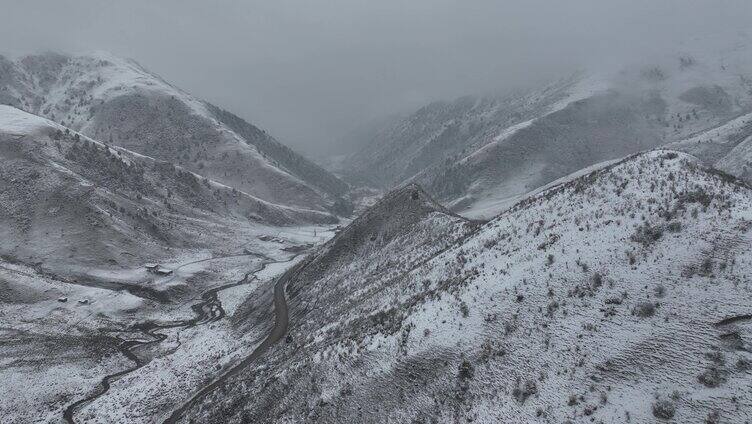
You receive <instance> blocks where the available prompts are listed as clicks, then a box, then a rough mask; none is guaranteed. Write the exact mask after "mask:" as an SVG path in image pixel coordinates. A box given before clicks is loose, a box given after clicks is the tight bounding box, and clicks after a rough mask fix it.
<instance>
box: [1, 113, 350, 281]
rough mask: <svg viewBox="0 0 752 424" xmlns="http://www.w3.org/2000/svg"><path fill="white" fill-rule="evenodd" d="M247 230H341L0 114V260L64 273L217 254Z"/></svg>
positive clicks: (25, 116) (43, 122)
mask: <svg viewBox="0 0 752 424" xmlns="http://www.w3.org/2000/svg"><path fill="white" fill-rule="evenodd" d="M238 222H240V223H243V224H245V223H250V224H258V225H261V226H279V225H293V224H298V225H299V224H308V223H333V222H336V219H335V218H334V217H332V216H331V215H330V214H329V213H327V212H324V211H317V210H310V209H303V208H294V207H290V206H282V205H278V204H273V203H270V202H268V201H265V200H262V199H259V198H257V197H255V196H253V195H251V194H249V193H246V192H244V191H242V190H238V189H235V188H232V187H229V186H226V185H224V184H221V183H219V182H217V181H214V180H211V179H208V178H206V177H203V176H201V175H198V174H195V173H193V172H192V171H190V170H188V169H186V168H183V167H181V166H176V165H174V164H172V163H169V162H164V161H159V160H156V159H153V158H151V157H148V156H144V155H140V154H137V153H134V152H132V151H129V150H127V149H124V148H122V147H116V146H113V145H110V146H107V145H105V144H104V143H101V142H99V141H96V140H93V139H91V138H89V137H87V136H85V135H81V134H80V133H78V132H76V131H73V130H71V129H69V128H67V127H63V126H62V125H60V124H57V123H54V122H52V121H49V120H47V119H44V118H41V117H38V116H35V115H32V114H29V113H27V112H23V111H21V110H19V109H16V108H13V107H10V106H0V238H2V243H0V255H2V256H3V257H4V258H6V259H10V260H15V261H21V262H24V263H38V264H42V265H43V266H45V267H46V268H54V269H56V270H60V269H65V270H66V271H71V270H73V269H79V270H81V269H82V267H87V266H103V265H105V266H106V265H128V264H130V265H133V264H141V263H143V262H149V261H152V260H154V259H157V258H160V257H168V256H169V255H170V252H172V250H171V249H174V248H199V247H216V246H218V245H220V244H222V243H223V240H225V239H226V238H227V237H228V234H229V233H230V232H232V231H234V229H233V227H237V226H238V225H239V224H237V223H238Z"/></svg>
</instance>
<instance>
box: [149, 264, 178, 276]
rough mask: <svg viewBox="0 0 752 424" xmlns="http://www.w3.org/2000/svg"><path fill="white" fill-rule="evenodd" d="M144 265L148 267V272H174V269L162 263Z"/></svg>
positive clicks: (164, 273)
mask: <svg viewBox="0 0 752 424" xmlns="http://www.w3.org/2000/svg"><path fill="white" fill-rule="evenodd" d="M144 267H145V268H146V272H150V273H152V274H156V275H170V274H172V270H171V269H167V268H165V267H163V266H162V265H160V264H146V265H144Z"/></svg>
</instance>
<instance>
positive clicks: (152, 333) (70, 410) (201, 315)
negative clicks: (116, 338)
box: [63, 255, 299, 424]
mask: <svg viewBox="0 0 752 424" xmlns="http://www.w3.org/2000/svg"><path fill="white" fill-rule="evenodd" d="M238 256H243V255H238ZM298 256H299V255H295V256H293V257H292V258H290V259H287V260H283V261H274V260H266V261H264V262H263V263H262V264H261V266H260V267H259V268H258V269H256V270H254V271H251V272H248V273H246V274H245V276H244V277H243V279H241V280H240V281H237V282H234V283H229V284H225V285H222V286H218V287H215V288H213V289H211V290H207V291H206V292H204V293H202V294H201V301H200V302H198V303H196V304H194V305H192V306H191V309H192V310H193V312H194V314H195V316H194V317H193V318H191V319H188V320H180V321H173V322H169V323H157V322H153V321H145V322H142V323H139V324H136V325H135V326H133V329H135V330H137V331H139V332H140V333H141V334H143V335H144V336H145V338H146V340H120V344H119V345H118V350H119V351H120V352H121V353H122V354H123V355H124V356H125V357H127V358H128V359H130V360H131V361H133V362H134V365H133V366H132V367H130V368H127V369H125V370H122V371H118V372H116V373H113V374H109V375H107V376H105V377H104V378H103V379H102V381H101V382H100V384H99V389H98V390H97V391H96V392H95V393H93V394H91V395H89V396H87V397H86V398H83V399H81V400H78V401H76V402H74V403H72V404H70V405H69V406H68V407H67V408H66V409H65V411H64V412H63V417H64V418H65V421H66V422H67V423H68V424H75V422H76V421H75V418H74V415H75V413H76V411H77V410H78V409H79V408H80V407H81V406H83V405H85V404H88V403H90V402H92V401H94V400H96V399H97V398H99V397H101V396H103V395H104V394H106V393H107V392H108V391H109V390H110V386H111V383H112V382H113V381H114V380H116V379H118V378H120V377H122V376H124V375H127V374H130V373H132V372H134V371H136V370H138V369H139V368H141V367H143V366H144V365H146V364H147V363H148V360H144V359H142V358H139V356H138V355H136V354H135V352H134V350H135V349H137V348H139V347H141V346H147V345H151V344H157V343H161V342H162V341H164V340H165V339H166V338H167V335H166V334H162V333H159V332H158V330H163V329H171V328H191V327H195V326H197V325H202V324H207V323H210V322H215V321H218V320H220V319H222V318H224V317H225V315H226V314H225V310H224V309H223V308H222V303H221V302H220V300H219V297H218V293H219V292H220V291H222V290H226V289H229V288H232V287H236V286H240V285H243V284H248V283H250V282H252V281H254V280H255V279H256V275H255V274H257V273H259V272H261V271H263V270H264V269H265V268H266V267H267V266H268V265H270V264H275V263H284V262H291V261H293V260H295V258H297V257H298ZM214 259H218V258H214ZM287 275H288V273H287V272H286V273H285V274H284V275H283V276H282V277H281V278H280V279H279V280H278V281H277V283H276V285H275V287H274V310H275V316H276V318H275V324H274V329H273V330H272V332H271V334H270V335H269V336H268V337H267V339H266V340H264V342H262V343H261V345H259V346H258V347H257V348H256V349H255V350H254V351H253V353H251V355H250V356H248V357H246V358H245V359H244V360H243V361H242V362H241V363H240V364H238V365H237V366H236V367H234V368H231V369H230V370H229V371H228V372H227V373H225V374H223V375H222V376H220V377H219V378H218V379H217V380H216V381H215V382H214V383H212V384H210V385H209V386H206V387H204V388H203V389H202V390H201V391H199V392H198V393H197V394H196V395H194V396H193V397H192V398H191V400H189V401H188V402H187V403H186V404H184V405H183V406H182V407H181V408H179V409H178V410H176V411H175V412H174V413H173V414H172V416H171V417H170V418H169V419H168V420H167V421H166V422H174V421H175V420H176V419H177V418H179V417H180V415H181V414H182V413H183V411H184V410H186V409H187V408H189V407H190V406H191V405H192V403H193V402H195V400H197V399H199V398H200V397H202V396H203V395H204V394H206V393H208V392H210V391H211V390H213V389H214V388H215V387H216V386H217V385H218V384H219V383H221V382H222V381H224V379H225V378H227V377H229V376H230V375H232V374H234V373H237V371H239V369H240V368H242V367H243V366H245V365H247V364H248V363H249V362H251V361H253V360H254V359H256V358H257V357H258V356H261V354H262V353H263V352H264V351H266V349H268V348H269V346H271V345H272V344H274V343H275V342H276V341H277V340H279V339H280V338H282V336H283V335H284V334H285V332H286V331H287V323H288V317H287V302H286V301H285V295H284V289H285V283H284V282H283V280H285V277H286V276H287ZM288 278H289V277H288ZM280 283H281V284H280ZM173 417H174V418H173Z"/></svg>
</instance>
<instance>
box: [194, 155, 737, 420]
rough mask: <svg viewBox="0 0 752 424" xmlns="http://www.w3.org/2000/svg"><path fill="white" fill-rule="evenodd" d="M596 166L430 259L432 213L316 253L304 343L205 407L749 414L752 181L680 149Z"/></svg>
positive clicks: (546, 414)
mask: <svg viewBox="0 0 752 424" xmlns="http://www.w3.org/2000/svg"><path fill="white" fill-rule="evenodd" d="M591 171H592V172H590V173H587V174H584V175H581V176H579V177H576V178H575V177H572V178H568V179H566V180H564V181H561V182H558V183H556V184H554V185H553V186H551V187H549V188H548V189H545V190H542V191H541V192H539V193H537V194H535V195H533V196H530V197H528V198H526V199H524V200H522V201H520V202H518V203H517V204H516V205H515V206H514V207H512V208H510V209H508V210H506V211H505V212H504V213H502V214H501V215H499V216H498V217H496V218H495V219H494V220H492V221H490V222H488V223H486V224H484V225H482V226H480V227H479V228H477V230H475V231H472V232H470V233H469V234H468V235H466V236H464V237H461V238H460V239H459V240H458V242H456V243H451V242H450V244H449V247H448V248H447V249H441V250H439V251H438V252H435V253H433V254H429V255H428V256H429V258H428V261H427V262H424V258H425V257H424V256H422V255H421V256H419V257H415V256H413V254H414V253H415V252H416V250H413V247H416V246H423V245H424V244H423V243H426V244H425V245H431V244H430V242H424V241H423V240H424V239H425V238H426V237H429V239H430V236H427V233H426V232H424V230H423V228H437V227H436V226H435V225H434V226H432V225H431V223H430V219H426V218H424V219H426V220H425V221H423V223H422V224H418V225H417V227H415V228H414V229H413V231H411V232H409V233H408V234H407V235H405V236H404V237H399V238H396V239H393V240H392V242H390V244H387V245H386V246H380V249H378V250H373V251H369V252H371V253H369V254H368V255H364V256H358V257H357V258H355V259H353V261H352V262H350V263H342V264H337V263H336V262H334V263H329V264H324V263H316V264H314V265H311V266H313V267H314V268H313V269H311V270H310V271H305V270H304V271H303V274H302V275H301V277H300V278H303V279H304V280H305V281H300V282H297V281H293V283H292V284H293V286H294V287H296V289H294V290H293V291H294V292H296V290H304V292H302V293H298V292H296V296H304V297H305V299H306V300H305V301H300V302H301V304H300V305H298V306H297V307H298V308H299V309H300V310H305V311H308V312H307V315H305V319H304V320H299V324H298V325H299V327H298V328H294V327H293V328H291V335H292V338H293V342H291V343H288V344H286V345H281V346H279V348H278V349H277V350H276V354H275V355H273V356H271V357H272V359H270V362H267V364H266V365H267V367H265V369H264V370H255V371H250V370H249V372H248V374H247V375H246V376H245V377H243V378H244V380H243V386H242V388H241V387H238V388H237V390H234V389H233V387H234V386H233V385H232V384H229V385H228V388H227V390H226V391H224V392H223V393H222V396H221V397H216V396H215V397H212V398H207V399H206V402H205V403H204V404H203V405H202V409H201V412H200V413H199V412H198V411H195V412H196V414H197V415H196V418H197V419H199V420H208V419H212V418H214V419H216V418H217V417H223V419H225V421H226V422H242V421H243V420H244V419H245V418H243V417H251V419H252V420H255V421H257V422H275V421H292V422H296V421H316V422H338V420H340V419H341V417H343V416H349V417H355V418H354V419H356V420H357V421H359V422H384V421H395V422H410V421H412V420H414V419H417V418H419V417H420V418H422V419H427V420H429V421H430V420H435V421H436V422H468V421H472V422H482V423H486V422H487V423H495V422H508V423H527V422H551V423H560V422H570V421H571V422H583V423H584V422H625V421H629V422H636V423H649V422H655V421H656V419H658V420H659V421H661V420H664V419H666V420H667V421H668V422H672V421H671V420H670V419H669V418H673V422H705V421H706V420H711V421H710V422H714V421H713V420H716V419H715V418H714V417H718V418H717V420H716V421H718V422H731V423H742V422H746V421H747V420H749V419H752V393H750V391H749V390H747V387H748V386H749V381H750V370H752V366H750V364H752V356H751V355H750V354H749V349H748V348H747V346H748V345H749V344H750V343H752V321H750V319H749V313H750V310H749V305H748V302H747V301H746V299H748V298H749V296H750V294H751V293H752V287H750V285H749V281H748V276H749V274H750V267H752V253H750V252H752V251H751V250H750V247H751V246H752V191H751V190H750V189H749V188H748V187H747V186H745V185H743V184H742V183H740V182H738V181H736V180H734V179H732V178H728V177H727V176H724V175H723V174H718V173H717V172H716V171H713V170H707V169H705V168H703V167H702V165H701V163H700V161H699V160H697V159H696V158H693V157H691V156H689V155H686V154H682V153H677V152H673V151H667V150H658V151H652V152H647V153H643V154H639V155H636V156H633V157H629V158H626V159H624V160H620V161H615V162H612V163H609V164H603V165H600V166H597V167H596V168H595V169H594V170H591ZM430 216H435V215H430ZM399 219H402V218H399ZM356 223H359V221H356ZM354 224H355V223H354ZM383 225H384V227H382V228H383V229H384V231H386V230H385V229H386V228H390V225H394V224H392V223H389V222H386V223H384V224H383ZM424 226H425V227H424ZM443 228H446V227H443ZM358 229H359V230H365V232H366V233H367V234H368V233H369V232H371V231H376V232H377V234H378V235H377V236H375V239H376V240H378V239H379V237H380V236H381V235H380V234H381V233H380V232H381V231H382V230H374V229H369V230H366V229H365V228H360V227H357V228H356V230H358ZM349 232H350V231H349V230H348V229H345V230H344V231H343V233H342V234H349ZM437 239H438V240H441V241H447V240H446V237H445V236H439V235H438V234H437V235H436V238H435V239H434V240H437ZM366 240H369V239H368V238H366ZM371 240H374V239H371ZM342 242H343V243H344V242H347V240H342ZM347 246H352V248H354V249H357V248H358V245H357V244H355V245H351V244H347ZM366 246H368V242H366ZM330 248H331V249H335V247H330ZM319 255H321V256H320V257H322V258H323V257H325V255H326V253H325V252H321V253H319ZM359 260H362V261H367V262H359ZM405 262H407V263H406V264H405ZM384 264H389V265H388V266H384ZM320 269H326V270H327V271H328V272H326V273H325V274H323V275H321V274H318V273H317V270H320ZM390 270H391V271H390ZM405 270H406V271H405ZM317 275H318V276H317ZM301 285H302V286H301ZM329 287H337V291H336V293H330V291H329V290H328V288H329ZM296 298H298V297H296ZM311 301H314V302H315V305H311V304H310V302H311ZM311 358H312V360H311ZM249 384H250V387H249V386H248V385H249ZM262 388H263V390H262ZM248 391H252V392H254V393H258V395H257V396H253V397H252V398H249V397H247V396H246V393H247V392H248ZM272 399H273V400H272ZM218 400H222V402H229V403H232V404H233V405H235V404H236V403H234V402H240V403H242V404H245V407H244V410H241V411H237V410H235V409H233V410H232V411H228V410H227V409H225V408H223V407H222V404H221V402H220V403H216V401H218ZM233 414H234V415H233ZM661 417H664V418H661Z"/></svg>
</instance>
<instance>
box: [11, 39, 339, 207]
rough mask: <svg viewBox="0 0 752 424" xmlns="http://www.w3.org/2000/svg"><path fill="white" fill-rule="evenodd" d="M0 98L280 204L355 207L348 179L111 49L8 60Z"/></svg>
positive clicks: (83, 132)
mask: <svg viewBox="0 0 752 424" xmlns="http://www.w3.org/2000/svg"><path fill="white" fill-rule="evenodd" d="M0 103H2V104H8V105H11V106H14V107H16V108H19V109H22V110H25V111H28V112H30V113H34V114H37V115H40V116H44V117H46V118H48V119H50V120H52V121H55V122H57V123H60V124H61V125H64V126H66V127H69V128H71V129H72V130H76V131H78V132H80V133H82V134H84V135H87V136H89V137H91V138H93V139H95V140H101V141H103V142H105V143H107V144H109V145H113V146H120V147H123V148H126V149H129V150H131V151H134V152H137V153H140V154H143V155H147V156H150V157H153V158H154V159H156V160H161V161H167V162H171V163H175V164H176V165H179V166H181V167H183V168H185V169H187V170H190V171H192V172H195V173H198V174H200V175H202V176H205V177H207V178H210V179H213V180H215V181H218V182H221V183H223V184H225V185H228V186H231V187H234V188H236V189H238V190H241V191H243V192H246V193H249V194H251V195H253V196H256V197H258V198H260V199H263V200H266V201H269V202H272V203H277V204H283V205H288V206H295V207H304V208H307V209H315V210H319V211H331V212H333V213H347V212H348V208H349V207H348V205H347V202H346V201H344V200H343V198H342V197H343V195H344V194H345V192H346V191H347V189H348V186H347V185H346V184H344V183H343V182H342V181H340V180H339V179H337V178H336V177H334V176H333V175H331V174H330V173H328V172H327V171H325V170H323V169H322V168H320V167H318V166H317V165H315V164H313V163H311V162H309V161H308V160H306V159H304V158H303V157H301V156H300V155H298V154H296V153H295V152H293V151H292V150H290V149H289V148H287V147H285V146H283V145H282V144H280V143H279V142H277V141H276V140H275V139H274V138H273V137H271V136H270V135H268V134H266V132H264V131H262V130H260V129H259V128H257V127H255V126H253V125H252V124H249V123H247V122H246V121H244V120H243V119H241V118H239V117H237V116H235V115H233V114H232V113H230V112H227V111H224V110H222V109H220V108H218V107H216V106H214V105H211V104H209V103H207V102H204V101H202V100H199V99H196V98H194V97H193V96H191V95H189V94H187V93H185V92H184V91H182V90H180V89H178V88H176V87H174V86H173V85H171V84H169V83H168V82H166V81H165V80H163V79H162V78H160V77H159V76H156V75H154V74H152V73H151V72H149V71H147V70H146V69H144V68H143V67H142V66H140V65H139V64H138V63H136V62H134V61H132V60H124V59H121V58H117V57H114V56H112V55H110V54H106V53H95V54H91V55H85V56H67V55H60V54H54V53H49V54H43V55H35V56H26V57H22V58H20V59H18V60H16V61H10V60H8V59H6V58H3V57H0ZM291 119H294V118H292V117H291Z"/></svg>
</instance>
